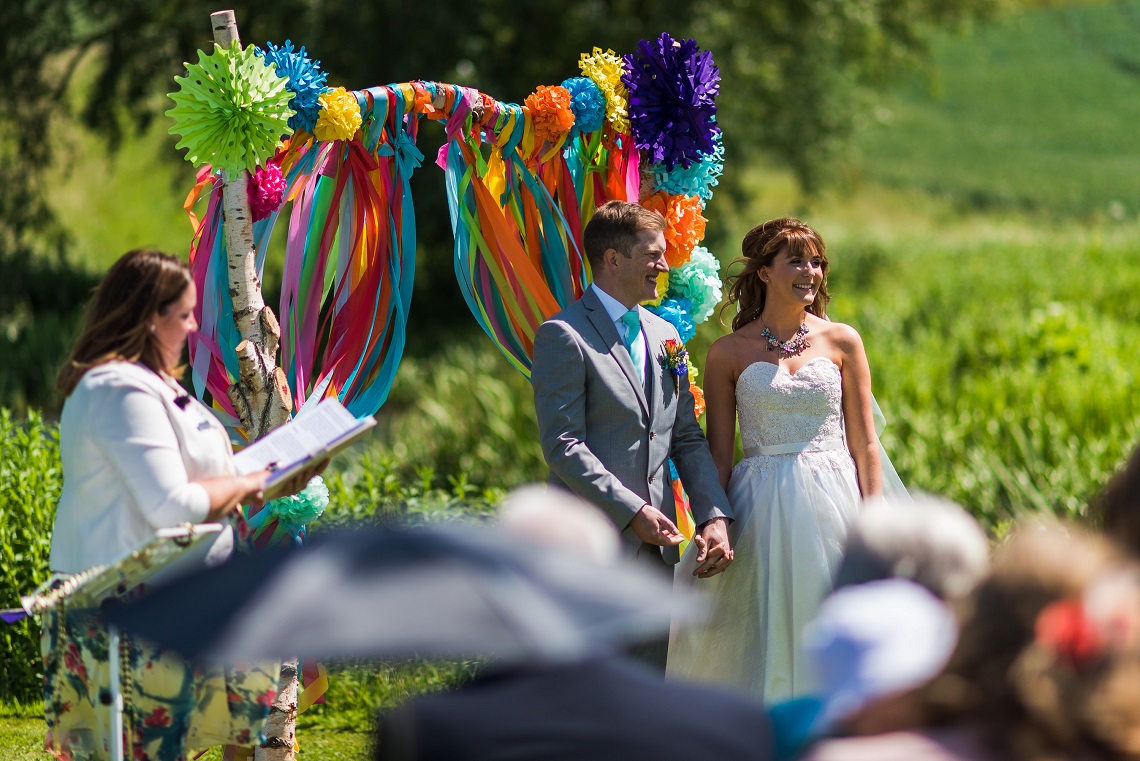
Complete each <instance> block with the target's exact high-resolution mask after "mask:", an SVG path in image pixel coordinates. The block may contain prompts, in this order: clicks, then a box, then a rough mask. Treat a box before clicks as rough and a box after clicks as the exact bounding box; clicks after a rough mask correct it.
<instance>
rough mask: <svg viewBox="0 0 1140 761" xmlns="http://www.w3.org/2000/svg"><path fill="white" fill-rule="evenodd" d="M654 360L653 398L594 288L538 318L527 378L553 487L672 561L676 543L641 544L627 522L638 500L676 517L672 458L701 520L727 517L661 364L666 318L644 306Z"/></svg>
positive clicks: (680, 386) (687, 407) (688, 402)
mask: <svg viewBox="0 0 1140 761" xmlns="http://www.w3.org/2000/svg"><path fill="white" fill-rule="evenodd" d="M639 309H640V311H641V327H642V330H643V331H644V332H645V337H646V339H647V341H646V343H647V345H648V347H649V353H650V358H649V362H648V363H647V373H648V374H649V379H648V384H647V385H648V386H649V398H646V392H645V388H644V387H643V386H642V384H641V380H640V379H639V378H638V377H637V372H636V371H635V370H634V367H633V362H632V361H631V360H630V358H629V352H628V351H626V348H625V345H624V343H623V342H622V341H621V339H620V338H619V337H618V332H617V328H616V327H615V326H614V324H613V322H612V321H611V320H610V316H609V314H608V313H607V312H606V310H605V308H604V307H603V306H602V302H601V301H600V300H599V299H598V297H597V296H596V295H595V294H594V292H593V290H592V289H590V290H587V291H586V293H585V295H584V296H582V298H581V299H579V300H578V301H577V302H575V303H574V304H571V305H570V306H569V307H567V308H566V309H564V310H562V311H561V312H559V313H558V314H556V315H554V317H552V318H550V319H549V320H547V321H546V322H544V323H543V324H542V325H541V326H540V327H539V329H538V332H537V333H536V334H535V337H534V364H533V366H532V368H531V384H532V385H533V387H534V406H535V411H536V413H537V417H538V432H539V440H540V441H541V443H542V451H543V455H544V456H545V458H546V463H547V465H549V466H550V483H551V484H552V485H557V486H563V487H565V488H569V489H570V490H571V491H573V492H575V493H577V494H578V495H579V496H581V497H583V498H585V499H587V500H589V501H591V502H593V503H595V504H597V505H598V506H600V507H601V508H602V509H604V510H605V511H606V513H607V514H608V515H609V516H610V518H611V519H612V520H613V522H614V524H615V525H616V526H617V527H618V529H619V530H621V532H622V540H623V541H624V542H625V544H626V546H627V548H628V549H629V551H630V553H631V554H636V553H639V552H646V551H654V552H657V551H660V552H661V554H662V557H663V559H664V560H665V562H667V563H676V562H677V560H678V559H679V553H678V552H677V548H676V547H664V548H658V547H653V546H651V545H642V543H641V541H640V540H638V539H637V537H636V536H634V534H633V531H632V530H630V528H629V522H630V521H631V520H632V519H633V516H634V515H635V514H636V513H637V511H638V510H640V509H641V508H642V507H643V506H644V505H646V504H650V505H653V506H654V507H656V508H657V509H659V510H660V511H661V512H663V513H664V514H665V515H667V516H669V518H670V520H672V521H674V522H676V520H677V511H676V506H675V505H674V502H673V490H672V488H670V482H669V466H668V458H670V457H671V458H673V462H674V464H675V465H676V466H677V471H678V472H679V473H680V475H681V481H682V483H684V485H685V491H686V492H687V493H688V495H689V500H690V503H691V505H692V510H693V518H694V520H695V521H696V524H697V525H698V526H699V525H701V524H702V523H704V522H705V521H708V520H711V519H712V518H716V517H726V518H730V519H731V518H732V511H731V510H730V509H729V506H728V497H726V496H725V493H724V489H722V488H721V486H720V479H719V478H718V476H717V471H716V466H715V465H714V463H713V459H712V455H711V454H710V453H709V446H708V442H707V441H706V440H705V437H704V433H703V432H702V431H701V428H700V426H699V425H698V424H697V418H696V415H695V414H694V411H693V395H692V393H691V392H690V391H689V382H688V379H687V378H682V379H680V381H679V382H677V381H675V378H674V376H673V375H672V374H671V373H670V372H669V371H668V370H667V369H665V368H664V367H662V366H661V363H660V362H659V361H658V357H659V356H660V354H661V348H660V347H661V345H662V343H663V342H664V341H665V340H666V339H668V338H674V339H675V338H677V331H676V330H675V329H674V328H673V326H672V325H670V324H669V323H668V322H666V321H665V320H662V319H661V318H660V317H658V316H657V315H655V314H653V313H652V312H649V311H648V310H646V309H642V308H640V307H639Z"/></svg>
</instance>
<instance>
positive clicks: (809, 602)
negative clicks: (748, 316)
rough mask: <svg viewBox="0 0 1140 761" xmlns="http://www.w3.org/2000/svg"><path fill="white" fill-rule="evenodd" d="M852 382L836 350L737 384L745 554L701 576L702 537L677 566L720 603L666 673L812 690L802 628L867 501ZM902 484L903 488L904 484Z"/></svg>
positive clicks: (756, 694)
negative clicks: (849, 394) (848, 422)
mask: <svg viewBox="0 0 1140 761" xmlns="http://www.w3.org/2000/svg"><path fill="white" fill-rule="evenodd" d="M841 383H842V379H841V377H840V372H839V368H838V367H837V366H836V365H835V363H834V362H832V361H831V360H830V359H828V358H826V357H814V358H812V359H811V360H809V361H808V362H807V363H806V364H804V365H803V366H802V367H801V368H800V369H799V371H798V372H796V374H795V375H791V374H789V373H788V372H787V371H786V370H784V369H783V368H781V367H778V366H776V365H774V364H772V363H770V362H754V363H753V364H751V365H749V366H748V367H746V368H745V369H744V371H743V372H741V374H740V377H739V378H738V379H737V383H736V406H737V415H738V419H739V422H740V433H741V439H742V441H743V444H744V459H743V460H741V461H740V462H739V463H738V464H737V466H736V467H735V468H734V469H733V471H732V477H731V479H730V480H729V483H728V498H729V504H730V505H731V507H732V510H733V512H734V513H735V516H736V520H735V522H734V523H733V524H732V525H731V526H730V529H729V534H730V537H731V540H732V546H733V548H734V549H735V559H734V560H733V562H732V564H731V565H730V566H729V567H728V569H727V570H726V571H725V572H724V573H722V574H719V575H717V576H714V577H712V578H711V579H695V578H694V577H693V575H692V572H693V569H694V568H695V567H696V563H695V560H694V559H695V557H696V545H695V544H690V546H689V547H688V549H687V550H686V552H685V554H684V555H683V556H682V558H681V562H680V564H679V565H678V567H677V577H676V578H677V583H678V584H679V585H690V584H695V585H696V586H697V588H698V589H699V590H700V591H702V592H704V593H706V594H707V595H708V597H709V601H710V602H711V609H710V611H709V617H708V619H707V621H706V622H705V623H704V624H703V625H702V624H701V623H699V622H698V623H697V624H692V625H690V626H688V627H684V628H682V627H678V626H676V625H675V626H674V627H673V631H672V632H671V633H670V642H669V660H668V667H667V673H668V675H669V677H670V678H674V677H676V678H688V679H694V680H698V681H703V682H711V683H715V684H719V685H722V686H727V687H730V688H734V689H737V690H739V691H741V692H743V693H745V694H747V695H748V696H750V697H752V698H754V699H757V700H760V701H762V702H764V703H774V702H778V701H782V700H786V699H788V698H791V697H795V696H799V695H803V694H805V693H806V692H808V691H810V689H811V687H812V685H811V683H810V681H809V675H808V674H807V673H805V668H804V662H803V659H802V658H801V657H800V656H799V646H798V643H799V638H800V633H801V631H802V630H803V627H804V626H805V625H806V624H807V622H808V621H809V620H810V619H811V618H812V617H813V616H814V615H815V612H816V610H817V608H818V607H819V604H820V602H822V600H823V598H824V597H825V596H826V595H827V594H828V593H829V592H830V591H831V588H832V581H833V578H834V575H835V573H836V571H837V570H838V567H839V562H840V560H841V558H842V555H843V549H844V543H845V540H846V537H847V527H848V525H850V523H851V521H852V520H853V519H854V517H855V515H856V513H857V512H858V510H859V507H860V505H861V504H862V497H861V496H860V493H859V486H858V484H857V482H856V475H855V462H854V460H852V459H851V455H850V454H848V452H847V448H846V445H845V442H844V437H843V418H842V411H841V410H842V408H841V402H842V397H843V393H842V386H841ZM900 487H901V484H900Z"/></svg>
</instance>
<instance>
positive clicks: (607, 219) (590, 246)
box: [582, 201, 665, 268]
mask: <svg viewBox="0 0 1140 761" xmlns="http://www.w3.org/2000/svg"><path fill="white" fill-rule="evenodd" d="M664 229H665V217H663V216H661V215H660V214H658V213H657V212H655V211H653V210H652V209H647V208H645V207H644V206H638V205H637V204H635V203H628V202H627V201H609V202H608V203H604V204H602V205H601V206H599V207H598V208H597V210H596V211H595V212H594V216H593V217H591V218H590V221H589V222H587V223H586V229H585V230H584V231H583V232H582V247H583V248H585V249H586V258H587V259H588V260H589V261H590V266H591V267H594V268H596V267H599V266H600V265H601V263H602V257H603V256H605V254H606V251H607V250H609V249H611V248H612V249H613V250H614V251H620V252H621V253H622V254H625V256H627V257H628V256H630V255H631V254H632V252H633V247H634V245H635V244H636V243H637V234H638V233H639V232H641V231H642V230H664Z"/></svg>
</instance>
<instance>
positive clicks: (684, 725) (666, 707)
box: [376, 655, 772, 761]
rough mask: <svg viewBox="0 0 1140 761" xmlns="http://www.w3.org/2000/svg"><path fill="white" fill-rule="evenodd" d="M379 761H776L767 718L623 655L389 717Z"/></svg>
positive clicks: (492, 676)
mask: <svg viewBox="0 0 1140 761" xmlns="http://www.w3.org/2000/svg"><path fill="white" fill-rule="evenodd" d="M379 731H380V738H379V743H378V746H377V755H376V758H377V759H378V761H411V759H416V761H497V760H500V759H504V760H505V759H527V761H557V760H561V759H565V761H571V760H572V759H573V760H575V761H577V760H579V759H591V761H608V760H609V759H612V760H613V761H629V760H630V759H653V761H692V760H693V759H699V758H715V759H718V761H736V760H737V759H751V760H752V761H766V760H767V759H771V758H772V750H771V749H772V736H771V731H770V729H769V726H768V720H767V717H766V716H765V714H764V710H763V709H762V708H761V707H760V706H759V705H757V704H754V703H751V702H749V701H748V700H746V699H745V698H741V697H737V696H736V695H733V694H731V693H728V692H722V691H720V690H717V689H714V688H710V687H701V686H697V685H691V684H688V683H685V682H666V681H662V679H661V675H660V673H659V672H656V671H653V670H651V669H649V668H647V667H645V666H643V665H641V664H640V663H638V662H636V661H633V660H631V659H628V658H625V657H620V656H606V655H603V656H599V657H597V658H595V659H591V660H585V661H576V662H572V663H565V664H557V665H543V666H538V665H536V666H527V667H519V668H517V669H514V670H502V671H498V672H495V673H487V674H485V675H483V676H481V677H479V678H477V679H476V680H475V681H474V682H472V683H470V684H467V685H464V686H462V687H460V688H459V689H457V690H455V691H453V692H449V693H443V694H439V695H431V696H425V697H420V698H416V699H414V700H412V701H411V702H410V703H407V704H405V705H404V706H401V707H400V708H398V709H396V710H395V711H393V712H391V713H388V714H387V715H385V716H384V718H383V719H382V721H381V724H380V730H379Z"/></svg>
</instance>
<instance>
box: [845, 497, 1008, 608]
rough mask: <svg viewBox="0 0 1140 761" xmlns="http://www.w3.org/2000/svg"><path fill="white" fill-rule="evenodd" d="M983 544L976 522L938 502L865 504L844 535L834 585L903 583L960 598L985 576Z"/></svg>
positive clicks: (986, 549)
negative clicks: (878, 581)
mask: <svg viewBox="0 0 1140 761" xmlns="http://www.w3.org/2000/svg"><path fill="white" fill-rule="evenodd" d="M988 557H989V543H988V541H987V540H986V535H985V533H984V532H983V531H982V529H981V527H980V526H979V525H978V522H977V521H976V520H975V519H974V518H973V517H972V516H971V515H970V514H969V513H967V512H966V511H965V510H964V509H962V508H961V507H959V506H958V505H956V504H954V503H953V502H949V501H947V500H944V499H940V498H937V497H931V496H925V495H917V496H915V497H914V503H913V504H911V503H909V502H907V503H900V502H889V501H880V502H876V503H874V504H870V505H868V506H866V507H865V508H864V509H863V510H862V511H861V512H860V513H859V516H858V517H857V518H856V519H855V522H854V524H853V525H852V526H851V529H850V531H849V533H848V537H847V549H846V551H845V554H844V557H843V562H842V564H841V565H840V568H839V573H838V575H837V578H836V586H837V587H843V586H847V585H851V584H862V583H865V582H868V581H874V580H876V579H889V578H901V579H909V580H911V581H913V582H915V583H917V584H920V585H922V586H924V587H926V589H928V590H929V591H930V592H932V593H933V594H935V595H937V596H938V597H940V598H942V599H943V600H957V599H961V598H964V597H966V596H967V595H968V594H969V593H970V592H971V590H973V588H974V587H975V586H976V585H977V584H978V582H979V581H981V580H982V578H983V577H984V576H985V574H986V570H987V567H988V564H989V560H988Z"/></svg>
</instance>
